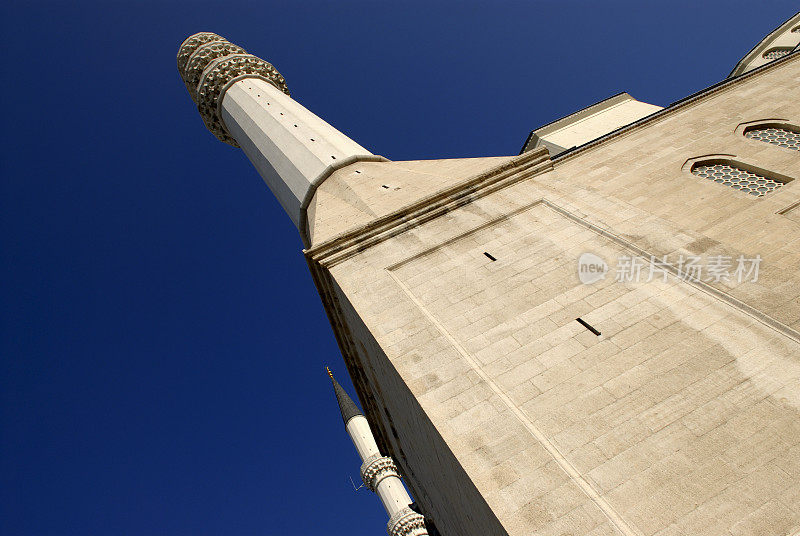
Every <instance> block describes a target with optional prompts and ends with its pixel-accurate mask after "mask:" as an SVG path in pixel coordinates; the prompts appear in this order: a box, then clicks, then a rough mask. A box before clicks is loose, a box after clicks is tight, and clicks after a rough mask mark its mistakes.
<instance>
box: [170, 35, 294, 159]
mask: <svg viewBox="0 0 800 536" xmlns="http://www.w3.org/2000/svg"><path fill="white" fill-rule="evenodd" d="M178 71H179V72H180V74H181V78H183V82H184V84H186V89H188V90H189V94H190V95H191V97H192V100H194V101H195V103H197V110H198V111H199V112H200V117H202V118H203V122H204V123H205V125H206V128H208V130H210V131H211V133H212V134H214V135H215V136H216V137H217V138H219V139H220V140H221V141H224V142H225V143H227V144H230V145H233V146H234V147H238V146H239V145H238V144H237V143H236V140H234V139H233V137H232V136H231V135H230V132H229V131H228V129H227V127H226V126H225V123H224V122H223V120H222V115H221V113H220V110H221V107H222V97H223V96H224V95H225V91H226V90H227V89H228V88H229V87H230V86H231V85H232V84H233V83H235V82H238V81H239V80H242V79H245V78H260V79H261V80H264V81H266V82H269V83H270V84H272V85H273V86H275V87H276V88H278V89H279V90H281V91H283V92H284V93H286V94H287V95H289V88H288V87H286V80H285V79H284V78H283V76H281V74H280V73H279V72H278V71H277V70H276V69H275V67H273V66H272V65H271V64H269V63H267V62H266V61H264V60H262V59H261V58H257V57H256V56H253V55H251V54H247V53H246V52H245V50H244V49H243V48H241V47H239V46H237V45H234V44H233V43H230V42H229V41H227V40H226V39H224V38H222V37H220V36H219V35H217V34H214V33H210V32H203V33H198V34H195V35H193V36H191V37H189V38H188V39H186V41H184V42H183V44H181V47H180V49H179V50H178Z"/></svg>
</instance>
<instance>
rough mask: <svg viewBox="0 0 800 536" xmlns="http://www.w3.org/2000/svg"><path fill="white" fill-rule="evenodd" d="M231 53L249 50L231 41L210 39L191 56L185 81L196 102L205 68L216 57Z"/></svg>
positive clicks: (244, 52) (187, 64)
mask: <svg viewBox="0 0 800 536" xmlns="http://www.w3.org/2000/svg"><path fill="white" fill-rule="evenodd" d="M231 54H247V51H246V50H245V49H243V48H242V47H240V46H239V45H234V44H233V43H231V42H229V41H209V42H208V43H205V44H204V45H201V46H200V47H198V48H197V50H195V51H194V53H193V54H192V55H191V56H190V57H189V61H188V62H187V63H186V68H185V69H184V76H183V81H184V83H185V84H186V89H188V90H189V95H191V97H192V100H193V101H194V102H197V84H198V83H199V82H200V78H201V77H202V76H203V70H204V69H205V68H206V67H207V66H208V64H209V63H211V62H212V61H214V60H215V59H217V58H222V57H225V56H230V55H231Z"/></svg>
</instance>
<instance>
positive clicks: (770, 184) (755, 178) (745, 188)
mask: <svg viewBox="0 0 800 536" xmlns="http://www.w3.org/2000/svg"><path fill="white" fill-rule="evenodd" d="M692 173H694V174H695V175H697V176H698V177H703V178H705V179H708V180H710V181H714V182H716V183H719V184H722V185H723V186H728V187H729V188H733V189H734V190H739V191H740V192H742V193H746V194H750V195H752V196H755V197H762V196H764V195H765V194H768V193H770V192H773V191H775V190H777V189H778V188H780V187H781V186H783V183H782V182H779V181H776V180H774V179H770V178H768V177H765V176H764V175H759V174H758V173H754V172H752V171H748V170H746V169H741V168H739V167H736V166H735V165H733V164H708V165H699V166H695V167H693V168H692Z"/></svg>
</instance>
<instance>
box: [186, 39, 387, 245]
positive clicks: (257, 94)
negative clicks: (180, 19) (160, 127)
mask: <svg viewBox="0 0 800 536" xmlns="http://www.w3.org/2000/svg"><path fill="white" fill-rule="evenodd" d="M178 70H179V71H180V73H181V76H182V77H183V80H184V82H185V84H186V87H187V89H188V90H189V93H190V95H191V96H192V98H193V99H194V101H195V102H196V103H197V106H198V110H199V111H200V114H201V116H202V117H203V120H204V121H205V123H206V126H207V127H208V128H209V130H211V132H212V133H214V134H215V135H216V136H217V137H218V138H219V139H220V140H222V141H224V142H226V143H229V144H231V145H235V146H240V147H241V148H242V150H243V151H244V153H245V154H246V155H247V157H248V158H249V159H250V161H251V162H252V163H253V166H255V168H256V170H257V171H258V173H259V174H260V175H261V177H262V178H263V179H264V182H266V183H267V186H269V188H270V190H272V193H273V194H274V195H275V197H276V198H277V199H278V201H279V202H280V204H281V206H283V208H284V210H285V211H286V213H287V214H289V217H290V218H291V219H292V221H293V222H294V223H295V225H296V226H297V228H298V229H299V230H300V233H301V236H302V237H303V239H304V240H307V221H306V208H307V207H308V204H309V202H310V201H311V197H312V196H313V194H314V191H315V190H316V187H317V186H318V185H319V184H320V183H321V182H322V181H323V180H325V178H327V177H328V176H329V175H330V174H331V173H332V172H333V171H334V170H336V169H338V168H340V167H343V166H345V165H347V164H350V163H353V162H355V161H359V160H385V159H384V158H382V157H379V156H375V155H373V154H372V153H370V152H369V151H367V150H366V149H364V148H363V147H361V146H360V145H359V144H357V143H356V142H354V141H353V140H351V139H350V138H348V137H347V136H345V135H344V134H342V133H341V132H339V131H338V130H336V129H335V128H333V127H332V126H331V125H329V124H328V123H326V122H325V121H323V120H322V119H320V118H319V117H317V116H316V115H314V114H313V113H311V112H310V111H309V110H307V109H306V108H305V107H303V106H302V105H301V104H300V103H298V102H296V101H294V100H293V99H292V98H291V97H289V90H288V88H287V87H286V81H285V80H284V78H283V76H281V75H280V73H278V71H276V70H275V68H274V67H273V66H272V65H270V64H269V63H267V62H265V61H264V60H262V59H260V58H257V57H255V56H252V55H250V54H247V53H246V52H245V51H244V49H242V48H241V47H239V46H237V45H234V44H232V43H230V42H228V41H227V40H225V39H223V38H222V37H220V36H218V35H216V34H212V33H207V32H206V33H198V34H195V35H193V36H191V37H189V38H188V39H187V40H186V41H184V42H183V44H182V45H181V47H180V50H179V51H178Z"/></svg>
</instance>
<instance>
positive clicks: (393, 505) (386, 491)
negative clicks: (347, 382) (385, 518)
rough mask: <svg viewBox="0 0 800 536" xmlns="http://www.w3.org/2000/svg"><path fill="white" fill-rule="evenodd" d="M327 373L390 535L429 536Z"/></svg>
mask: <svg viewBox="0 0 800 536" xmlns="http://www.w3.org/2000/svg"><path fill="white" fill-rule="evenodd" d="M325 370H326V371H327V372H328V376H330V378H331V381H332V382H333V390H334V392H335V393H336V400H337V401H338V402H339V409H340V410H341V412H342V419H343V420H344V425H345V429H346V430H347V433H348V434H349V435H350V439H351V440H352V441H353V445H355V447H356V450H357V451H358V455H359V456H360V457H361V461H362V462H363V463H362V464H361V479H362V480H363V481H364V485H365V486H366V487H368V488H369V489H370V490H372V491H373V492H375V493H376V494H377V495H378V497H380V499H381V502H382V503H383V507H384V508H385V509H386V513H387V514H389V522H388V523H387V524H386V531H387V532H388V533H389V536H427V534H428V531H427V529H426V528H425V518H424V517H422V516H421V515H420V514H418V513H417V512H415V511H414V510H412V509H411V508H410V505H411V497H409V496H408V492H407V491H406V488H405V487H404V486H403V483H402V482H401V481H400V475H399V473H398V472H397V466H396V465H395V464H394V461H393V460H392V459H391V458H390V457H388V456H382V455H381V453H380V451H379V450H378V445H377V444H376V443H375V438H374V437H373V435H372V430H370V427H369V423H368V422H367V419H366V417H364V414H363V413H362V412H361V410H360V409H358V406H356V405H355V403H354V402H353V400H352V399H351V398H350V397H349V396H348V395H347V392H345V390H344V389H343V388H342V386H341V385H339V382H337V381H336V379H335V378H334V377H333V373H331V369H329V368H328V367H325Z"/></svg>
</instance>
